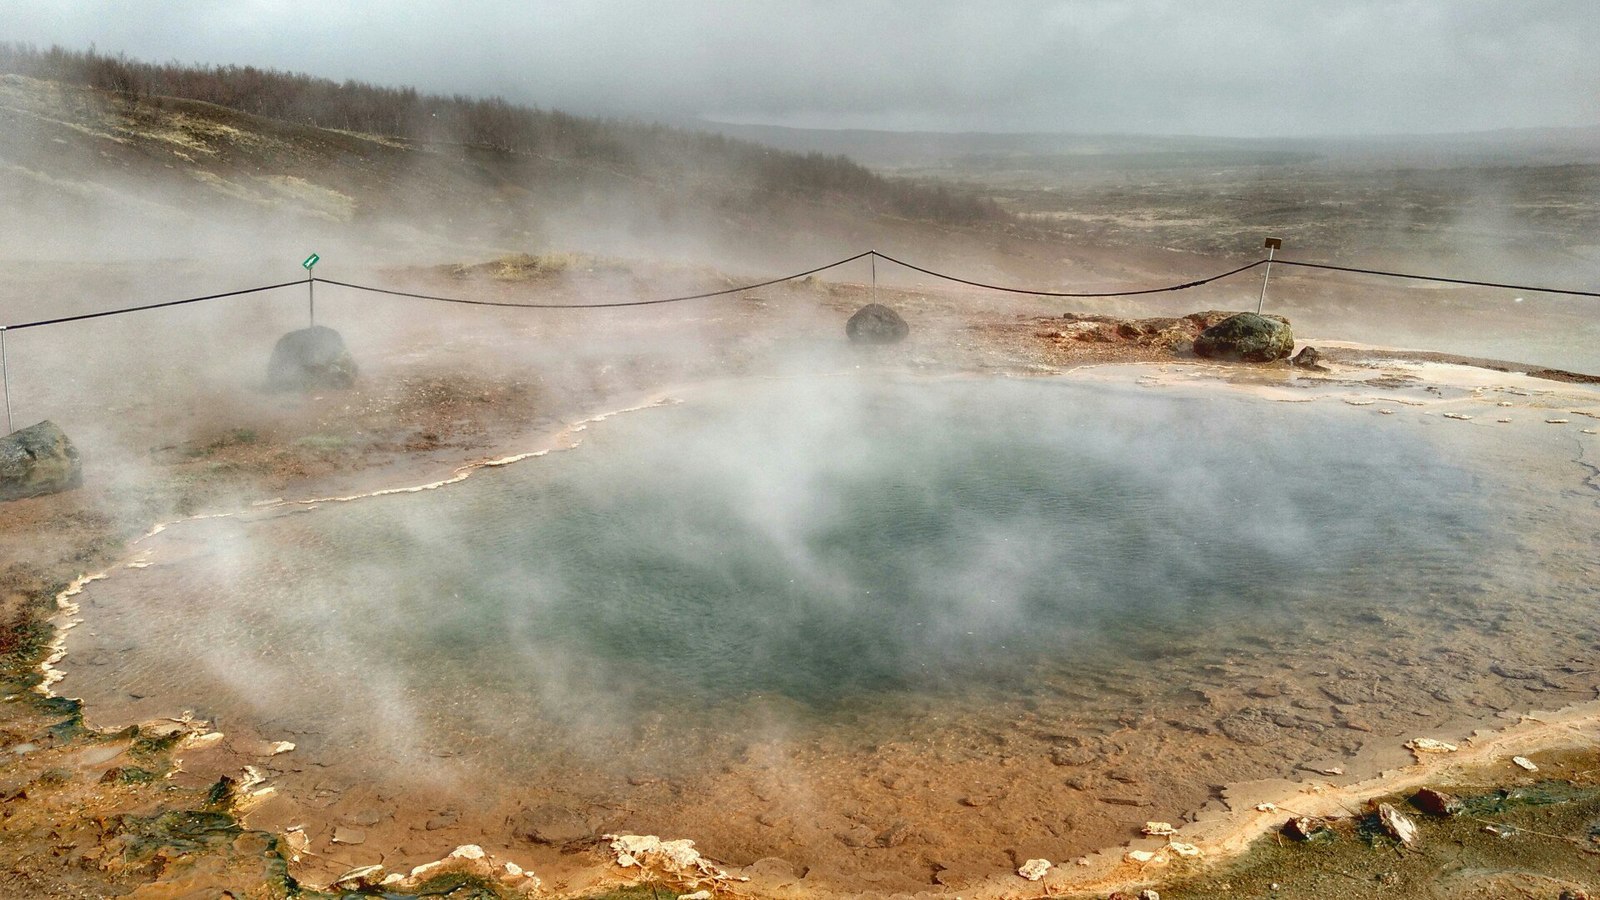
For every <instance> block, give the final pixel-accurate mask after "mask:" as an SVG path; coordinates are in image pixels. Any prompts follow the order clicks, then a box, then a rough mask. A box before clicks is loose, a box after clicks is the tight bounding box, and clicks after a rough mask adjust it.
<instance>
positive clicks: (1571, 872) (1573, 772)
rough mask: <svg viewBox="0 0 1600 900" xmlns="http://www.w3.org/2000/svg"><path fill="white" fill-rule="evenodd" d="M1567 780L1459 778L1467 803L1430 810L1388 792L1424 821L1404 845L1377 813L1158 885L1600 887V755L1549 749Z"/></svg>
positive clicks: (1416, 889) (1252, 890) (1416, 893)
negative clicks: (1469, 782)
mask: <svg viewBox="0 0 1600 900" xmlns="http://www.w3.org/2000/svg"><path fill="white" fill-rule="evenodd" d="M1539 766H1540V769H1541V770H1545V771H1552V772H1561V773H1570V775H1569V776H1568V777H1566V778H1538V779H1535V778H1533V777H1528V778H1526V779H1521V778H1516V779H1512V778H1508V779H1506V780H1505V781H1504V782H1502V783H1501V784H1500V785H1498V786H1490V785H1486V784H1483V783H1479V784H1477V785H1474V786H1470V787H1465V786H1462V785H1451V786H1450V790H1451V792H1452V793H1454V794H1456V795H1457V796H1459V797H1460V799H1461V801H1462V810H1461V811H1460V812H1458V813H1456V814H1454V815H1450V816H1440V815H1428V814H1426V813H1423V812H1420V811H1418V810H1417V809H1416V808H1415V807H1414V806H1412V805H1410V804H1409V803H1408V800H1409V799H1410V795H1409V794H1408V795H1401V796H1396V797H1389V798H1385V799H1384V802H1388V803H1390V804H1392V805H1393V806H1395V807H1396V808H1397V809H1401V810H1403V811H1404V813H1405V814H1406V815H1407V816H1409V817H1411V819H1412V821H1414V822H1415V823H1416V825H1417V828H1418V838H1417V840H1416V842H1415V845H1414V846H1412V847H1406V846H1403V845H1402V844H1401V843H1400V842H1399V841H1398V840H1396V839H1395V838H1394V836H1393V835H1391V834H1390V833H1389V832H1388V831H1387V830H1386V829H1385V828H1384V827H1383V826H1382V824H1381V823H1380V822H1379V821H1378V817H1377V815H1376V814H1375V813H1373V812H1371V811H1369V810H1363V811H1361V814H1359V815H1352V816H1349V817H1346V818H1341V819H1336V820H1333V821H1331V822H1330V823H1329V829H1328V831H1327V832H1326V833H1324V834H1323V835H1321V836H1320V837H1319V839H1318V840H1313V841H1295V840H1291V839H1290V838H1289V837H1287V836H1285V835H1283V834H1272V835H1268V836H1266V837H1264V838H1262V839H1260V840H1258V841H1257V842H1256V843H1255V845H1254V846H1253V847H1252V848H1251V850H1250V851H1249V852H1248V853H1247V854H1245V855H1244V856H1243V857H1241V858H1239V859H1238V860H1236V861H1234V862H1232V863H1229V864H1227V865H1224V866H1220V867H1218V868H1215V869H1212V870H1210V871H1208V872H1206V873H1204V874H1202V875H1198V876H1195V877H1191V878H1179V879H1175V880H1173V881H1171V882H1168V883H1166V884H1163V885H1161V886H1160V893H1161V896H1162V898H1163V900H1201V898H1215V897H1226V896H1235V897H1273V898H1282V900H1299V898H1314V897H1315V898H1323V897H1348V898H1364V897H1387V898H1395V897H1425V896H1438V897H1461V898H1478V897H1482V898H1491V897H1517V896H1529V897H1549V898H1551V900H1554V898H1557V897H1561V896H1584V895H1585V894H1584V892H1588V893H1593V892H1594V891H1596V889H1597V888H1600V875H1597V871H1600V869H1597V866H1600V779H1597V778H1596V776H1597V774H1600V759H1597V758H1596V757H1595V755H1594V754H1593V753H1579V754H1565V755H1562V754H1551V755H1550V756H1549V757H1548V758H1546V757H1540V758H1539Z"/></svg>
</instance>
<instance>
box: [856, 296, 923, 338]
mask: <svg viewBox="0 0 1600 900" xmlns="http://www.w3.org/2000/svg"><path fill="white" fill-rule="evenodd" d="M844 333H845V335H846V336H847V337H849V338H850V340H851V341H852V342H854V343H857V344H894V343H898V342H900V341H903V340H905V339H906V335H908V334H910V333H911V326H910V325H907V324H906V320H905V319H902V318H900V314H899V313H897V312H895V311H894V310H892V309H890V308H889V307H887V306H884V305H883V304H881V303H868V304H867V305H866V306H863V307H861V308H860V309H858V310H856V314H855V315H853V316H851V317H850V321H848V322H846V323H844Z"/></svg>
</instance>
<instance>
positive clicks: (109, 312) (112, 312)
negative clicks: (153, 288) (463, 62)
mask: <svg viewBox="0 0 1600 900" xmlns="http://www.w3.org/2000/svg"><path fill="white" fill-rule="evenodd" d="M310 280H311V279H309V278H302V279H300V280H299V281H285V282H283V283H282V284H267V285H262V286H261V287H253V288H245V289H244V290H242V291H224V292H223V293H220V294H207V295H205V296H204V297H189V298H188V299H185V300H168V301H166V302H164V303H146V304H145V305H144V306H124V307H122V308H120V309H103V310H101V311H99V312H92V313H80V314H79V315H76V316H60V317H58V318H54V319H40V320H38V321H37V322H23V323H22V324H20V325H0V331H21V330H22V329H24V328H39V327H40V326H43V325H60V324H62V323H63V322H82V321H83V320H85V319H99V318H104V317H105V316H120V315H123V314H124V313H134V312H144V311H145V310H147V309H163V308H165V307H168V306H182V305H184V304H185V303H200V302H202V301H205V300H220V299H222V298H223V297H238V296H241V295H243V294H258V293H260V292H262V291H275V290H277V289H278V288H286V287H294V286H295V285H297V284H305V283H306V282H308V281H310Z"/></svg>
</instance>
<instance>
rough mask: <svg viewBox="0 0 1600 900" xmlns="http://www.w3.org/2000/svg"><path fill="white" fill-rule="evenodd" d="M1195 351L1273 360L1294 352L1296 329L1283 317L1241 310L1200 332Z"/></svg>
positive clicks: (1212, 356) (1213, 355) (1246, 359)
mask: <svg viewBox="0 0 1600 900" xmlns="http://www.w3.org/2000/svg"><path fill="white" fill-rule="evenodd" d="M1194 352H1195V354H1196V355H1199V356H1204V357H1206V358H1208V359H1228V360H1239V361H1242V362H1273V361H1274V360H1279V359H1283V358H1284V357H1287V356H1288V355H1289V354H1290V353H1293V352H1294V331H1293V330H1292V329H1290V327H1289V320H1288V319H1285V318H1283V317H1282V316H1259V315H1256V314H1255V313H1248V312H1247V313H1239V314H1238V315H1233V316H1229V317H1228V318H1226V319H1223V320H1222V321H1221V322H1218V323H1217V324H1215V325H1212V326H1211V327H1210V328H1207V329H1206V330H1204V331H1202V332H1200V334H1199V336H1198V337H1196V338H1195V339H1194Z"/></svg>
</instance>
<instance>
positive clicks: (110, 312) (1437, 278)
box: [0, 250, 1600, 331]
mask: <svg viewBox="0 0 1600 900" xmlns="http://www.w3.org/2000/svg"><path fill="white" fill-rule="evenodd" d="M864 257H870V258H872V259H874V260H877V259H882V260H884V261H885V262H891V263H894V264H895V265H898V266H903V267H905V268H907V269H910V270H912V271H913V272H921V273H922V274H924V275H929V276H932V277H934V278H939V279H942V280H944V281H950V282H954V283H956V284H964V285H967V286H969V287H976V288H983V289H985V290H991V291H1003V292H1005V293H1010V294H1027V295H1030V296H1034V297H1136V296H1141V295H1145V294H1164V293H1170V292H1172V291H1182V290H1187V289H1188V288H1192V287H1199V286H1200V285H1203V284H1210V283H1211V282H1213V281H1221V280H1222V279H1224V278H1228V277H1230V276H1233V275H1238V274H1239V273H1241V272H1247V271H1249V270H1250V269H1254V268H1255V267H1257V266H1261V265H1265V264H1266V263H1267V262H1268V260H1265V259H1258V260H1256V261H1254V262H1251V263H1246V264H1245V265H1242V266H1238V267H1237V268H1233V269H1229V270H1228V271H1226V272H1221V273H1218V274H1216V275H1212V276H1209V277H1206V278H1201V279H1197V280H1195V281H1186V282H1183V283H1182V284H1172V285H1166V286H1164V287H1153V288H1137V289H1133V290H1122V291H1041V290H1034V289H1032V288H1019V287H1010V286H1007V285H1001V284H990V283H988V282H983V281H973V280H971V279H968V278H959V277H957V276H955V275H947V274H945V273H943V272H936V271H934V270H933V269H926V268H923V267H922V266H918V265H914V264H912V263H908V262H906V261H905V260H902V259H896V258H895V257H893V256H889V255H887V254H884V253H879V252H878V251H876V250H866V251H863V252H861V253H857V254H856V255H854V256H847V257H845V258H844V259H840V260H836V261H834V262H831V263H828V264H826V265H821V266H817V267H816V268H812V269H807V270H805V271H804V272H796V273H794V274H792V275H784V276H782V277H780V278H771V279H768V280H766V281H758V282H755V283H753V284H743V285H739V286H738V287H731V288H722V289H721V290H715V291H706V292H704V293H699V294H685V295H683V296H679V297H660V298H657V299H654V300H619V301H615V302H611V303H512V302H508V301H499V300H469V299H466V298H464V297H445V296H440V295H437V294H419V293H413V292H411V291H396V290H391V289H389V288H380V287H373V286H371V285H365V284H354V283H352V282H348V281H334V280H332V279H329V278H315V277H312V278H305V279H301V280H299V281H285V282H282V283H281V284H269V285H264V286H262V287H253V288H245V289H243V290H238V291H224V292H222V293H220V294H207V295H206V296H204V297H189V298H186V299H183V300H167V301H165V302H162V303H147V304H144V305H143V306H126V307H121V308H119V309H106V310H101V311H99V312H91V313H80V314H78V315H74V316H59V317H57V318H53V319H39V320H37V321H33V322H22V323H19V324H16V325H0V330H4V331H21V330H22V329H24V328H38V327H40V326H43V325H60V324H62V323H65V322H82V321H85V320H87V319H99V318H102V317H105V316H119V315H122V314H124V313H133V312H144V311H146V310H151V309H164V308H166V307H169V306H183V305H185V304H189V303H200V302H203V301H206V300H219V299H222V298H224V297H238V296H242V295H244V294H256V293H260V292H262V291H274V290H277V289H279V288H286V287H293V286H295V285H297V284H313V283H315V282H319V281H320V282H322V283H323V284H331V285H337V286H339V287H345V288H350V289H352V290H358V291H369V292H371V293H376V294H388V295H390V296H394V297H410V298H413V299H417V300H434V301H438V302H440V303H459V304H463V305H467V306H495V307H506V308H515V309H616V308H620V307H628V306H655V305H657V304H661V303H681V302H683V301H686V300H704V299H706V298H709V297H722V296H726V295H728V294H737V293H740V292H741V291H750V290H755V289H757V288H764V287H770V286H772V285H774V284H781V283H783V282H785V281H793V280H794V279H796V278H805V277H806V276H808V275H815V274H817V273H818V272H825V271H827V270H829V269H833V268H837V267H839V266H842V265H845V264H847V263H852V262H855V261H856V260H858V259H862V258H864ZM1272 262H1275V263H1277V264H1278V265H1280V266H1297V267H1299V268H1304V269H1324V270H1328V271H1333V272H1350V273H1354V274H1358V275H1377V276H1380V277H1384V278H1404V279H1409V280H1412V281H1433V282H1440V283H1443V284H1463V285H1471V286H1474V287H1487V288H1500V289H1505V290H1513V291H1527V292H1530V293H1539V294H1563V295H1567V296H1572V297H1600V292H1597V291H1579V290H1569V289H1565V288H1548V287H1537V286H1534V285H1526V284H1506V283H1504V282H1497V281H1475V280H1471V279H1466V278H1447V277H1444V276H1441V275H1418V274H1415V273H1410V272H1391V271H1386V270H1383V269H1363V268H1357V267H1354V266H1338V265H1332V264H1329V263H1311V262H1299V261H1296V260H1290V259H1275V260H1272ZM874 274H876V273H874Z"/></svg>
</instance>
